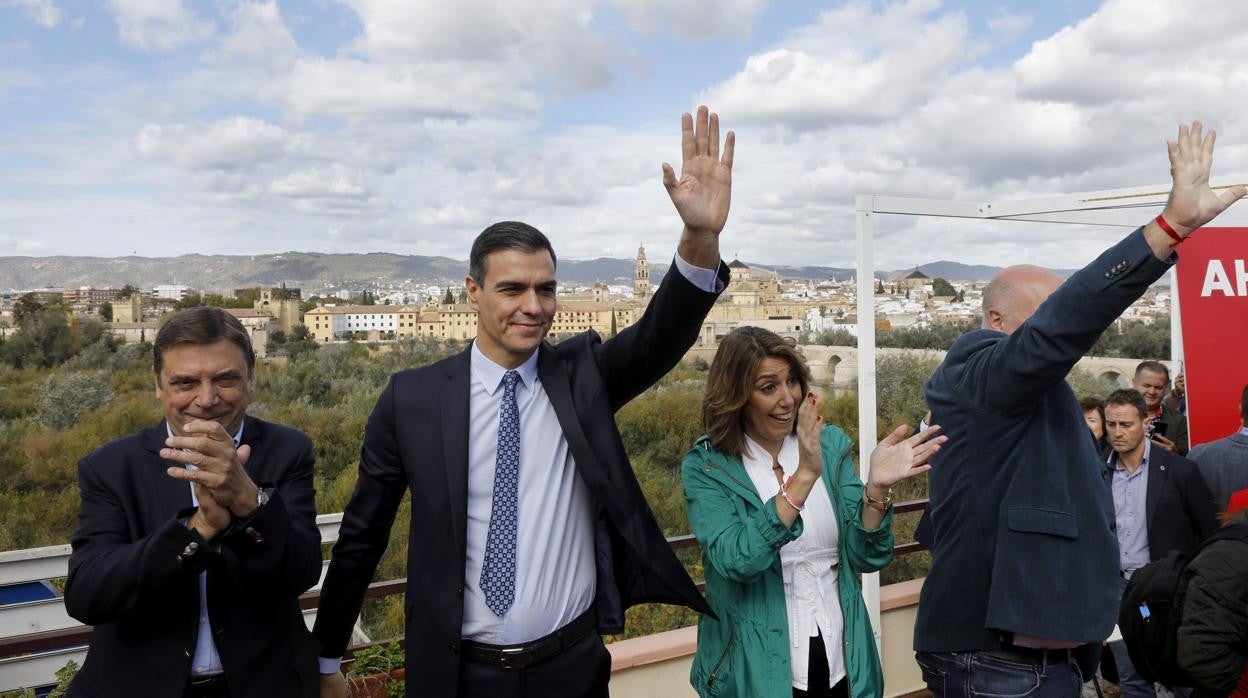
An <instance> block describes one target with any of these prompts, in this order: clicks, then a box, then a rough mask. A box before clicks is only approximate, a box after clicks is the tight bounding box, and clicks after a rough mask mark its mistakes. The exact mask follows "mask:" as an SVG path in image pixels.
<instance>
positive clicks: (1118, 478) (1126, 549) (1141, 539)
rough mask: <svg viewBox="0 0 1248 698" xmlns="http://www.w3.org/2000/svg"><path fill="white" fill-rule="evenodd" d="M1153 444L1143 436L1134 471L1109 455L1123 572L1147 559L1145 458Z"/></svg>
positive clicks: (1146, 474)
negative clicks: (1140, 456) (1138, 462)
mask: <svg viewBox="0 0 1248 698" xmlns="http://www.w3.org/2000/svg"><path fill="white" fill-rule="evenodd" d="M1152 448H1153V447H1152V444H1150V443H1149V442H1148V439H1144V460H1143V461H1142V462H1141V463H1140V467H1139V468H1136V470H1135V472H1134V473H1129V472H1127V469H1126V468H1124V467H1122V465H1121V464H1120V463H1119V462H1118V454H1117V453H1114V454H1113V455H1111V456H1110V457H1109V463H1110V464H1111V465H1112V466H1113V467H1114V479H1113V491H1114V521H1115V526H1116V528H1117V531H1118V561H1119V567H1120V569H1122V570H1123V571H1124V572H1134V571H1135V570H1138V569H1139V568H1141V567H1143V566H1144V565H1147V564H1148V563H1149V562H1150V558H1149V550H1148V511H1147V499H1148V460H1149V456H1150V455H1151V453H1152Z"/></svg>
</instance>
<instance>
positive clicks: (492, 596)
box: [481, 371, 520, 616]
mask: <svg viewBox="0 0 1248 698" xmlns="http://www.w3.org/2000/svg"><path fill="white" fill-rule="evenodd" d="M519 379H520V374H519V373H516V372H515V371H508V372H507V373H506V374H505V375H504V376H503V402H502V405H500V406H499V410H498V460H497V462H496V463H495V466H494V499H493V502H492V504H491V508H490V532H489V533H488V534H487V535H486V538H485V562H484V564H482V566H481V591H483V592H485V605H486V606H489V607H490V610H491V611H493V612H494V615H496V616H502V615H503V614H504V613H506V612H507V609H509V608H511V603H512V602H513V601H515V600H516V521H517V519H519V490H520V488H519V482H520V409H519V408H518V407H517V406H516V381H517V380H519Z"/></svg>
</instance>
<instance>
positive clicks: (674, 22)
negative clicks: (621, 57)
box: [610, 0, 764, 39]
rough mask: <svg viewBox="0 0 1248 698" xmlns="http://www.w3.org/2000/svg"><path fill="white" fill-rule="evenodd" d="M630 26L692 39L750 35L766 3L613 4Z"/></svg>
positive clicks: (663, 0) (678, 0) (658, 0)
mask: <svg viewBox="0 0 1248 698" xmlns="http://www.w3.org/2000/svg"><path fill="white" fill-rule="evenodd" d="M610 2H611V4H612V5H614V6H616V7H617V8H618V9H619V11H620V12H621V13H623V15H624V16H625V17H626V18H627V19H628V22H629V24H631V25H633V26H634V27H637V28H638V29H640V30H642V31H644V32H647V33H657V32H660V31H662V30H664V29H670V30H671V32H672V33H673V34H675V35H676V36H679V37H684V38H689V39H707V38H710V37H714V36H719V35H724V34H728V35H733V34H736V35H748V34H749V33H750V31H751V30H752V29H753V27H754V23H755V21H757V19H758V14H759V12H760V11H761V10H762V8H763V5H764V0H610Z"/></svg>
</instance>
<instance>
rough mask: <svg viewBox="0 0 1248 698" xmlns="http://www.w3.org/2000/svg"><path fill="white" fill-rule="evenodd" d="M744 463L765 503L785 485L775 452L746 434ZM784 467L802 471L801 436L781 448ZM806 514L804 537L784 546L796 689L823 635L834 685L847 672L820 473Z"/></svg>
mask: <svg viewBox="0 0 1248 698" xmlns="http://www.w3.org/2000/svg"><path fill="white" fill-rule="evenodd" d="M745 444H746V446H745V453H744V454H743V457H742V461H743V462H744V464H745V472H746V473H747V474H748V475H749V476H750V480H751V481H752V482H753V483H754V488H755V489H757V490H758V494H759V497H761V498H762V500H763V501H764V502H766V501H767V500H768V499H771V498H772V497H774V496H776V493H777V492H779V491H780V484H779V483H778V482H777V481H776V475H775V472H774V471H773V470H772V465H773V461H772V458H771V454H769V453H767V451H766V450H764V449H763V448H762V447H761V446H759V445H758V444H757V443H755V442H754V441H753V440H752V439H750V437H748V436H747V437H745ZM779 460H780V466H781V467H782V468H784V476H785V477H788V476H789V475H792V474H793V473H794V472H795V471H796V470H797V460H798V446H797V437H796V436H793V435H789V436H788V438H786V439H785V440H784V443H783V445H781V447H780V458H779ZM804 508H805V511H803V512H802V522H803V525H804V526H803V529H802V535H800V536H798V538H797V539H796V540H794V541H793V542H791V543H789V544H788V545H785V546H784V547H783V548H780V563H781V565H782V566H783V568H784V600H785V605H786V607H787V608H788V611H789V645H790V647H789V651H790V654H791V655H792V664H793V687H794V688H798V689H801V690H803V691H805V690H807V676H808V674H809V666H808V665H809V662H810V638H812V637H814V636H815V635H822V636H823V646H824V649H825V651H826V652H827V657H828V678H829V679H830V683H829V685H830V686H835V685H836V684H837V682H839V681H840V680H841V679H842V678H843V677H844V676H845V659H844V655H843V654H842V652H841V645H842V642H841V639H842V636H843V632H842V627H843V622H844V621H843V619H842V616H841V601H840V595H839V591H838V588H837V559H838V555H839V553H838V550H837V538H838V536H839V534H840V528H839V527H838V526H837V521H836V509H835V508H833V506H832V500H831V498H830V497H829V495H828V488H827V487H825V486H824V484H823V477H822V476H820V478H819V480H818V481H817V482H816V483H815V486H814V487H813V488H812V489H811V490H810V497H809V498H808V499H807V500H806V503H805V505H804Z"/></svg>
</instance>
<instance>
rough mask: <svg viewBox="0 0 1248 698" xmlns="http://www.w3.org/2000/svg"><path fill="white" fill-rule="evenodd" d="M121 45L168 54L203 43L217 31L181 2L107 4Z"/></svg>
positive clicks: (151, 0) (158, 0)
mask: <svg viewBox="0 0 1248 698" xmlns="http://www.w3.org/2000/svg"><path fill="white" fill-rule="evenodd" d="M106 7H107V9H108V12H109V13H110V14H111V15H112V16H113V20H114V21H116V22H117V29H118V33H119V34H120V36H121V41H122V43H124V44H126V45H128V46H130V47H132V48H136V49H139V50H141V51H151V52H167V51H173V50H174V49H177V48H181V47H182V46H185V45H187V44H193V43H198V42H200V41H204V40H206V39H208V38H209V37H211V36H212V35H213V32H215V31H216V27H215V26H214V25H213V23H212V22H211V21H208V20H205V19H202V18H201V17H199V16H198V15H196V14H195V13H194V12H193V11H192V10H189V9H187V8H186V6H185V5H184V4H183V2H182V0H108V3H107V4H106Z"/></svg>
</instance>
